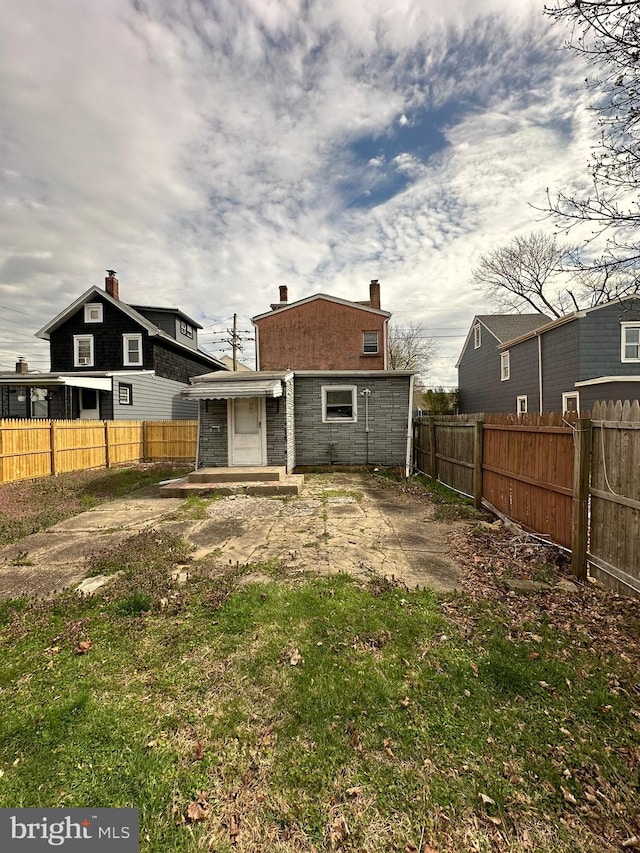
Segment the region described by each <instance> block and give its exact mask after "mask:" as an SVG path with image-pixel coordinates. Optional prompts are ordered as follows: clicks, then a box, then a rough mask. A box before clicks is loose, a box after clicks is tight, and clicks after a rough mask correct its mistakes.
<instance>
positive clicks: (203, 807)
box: [185, 791, 209, 823]
mask: <svg viewBox="0 0 640 853" xmlns="http://www.w3.org/2000/svg"><path fill="white" fill-rule="evenodd" d="M185 817H186V819H187V821H189V823H199V822H200V821H203V820H206V819H207V818H208V817H209V803H208V802H207V798H206V796H205V794H204V793H203V792H202V791H201V792H200V793H199V794H198V796H197V798H196V799H195V800H194V801H193V802H191V803H189V805H188V806H187V810H186V813H185Z"/></svg>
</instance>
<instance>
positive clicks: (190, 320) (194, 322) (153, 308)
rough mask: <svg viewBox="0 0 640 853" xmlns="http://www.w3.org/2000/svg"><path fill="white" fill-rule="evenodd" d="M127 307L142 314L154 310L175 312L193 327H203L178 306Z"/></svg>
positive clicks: (157, 311) (165, 312)
mask: <svg viewBox="0 0 640 853" xmlns="http://www.w3.org/2000/svg"><path fill="white" fill-rule="evenodd" d="M129 308H133V310H134V311H138V312H139V313H140V314H143V313H144V312H145V311H154V312H155V313H157V314H175V315H176V316H178V317H180V319H181V320H186V321H187V323H190V324H191V325H192V326H193V327H194V329H203V328H204V326H202V325H201V324H200V323H198V321H197V320H194V319H193V317H190V316H189V315H188V314H185V313H184V311H181V310H180V308H166V307H165V306H161V305H129Z"/></svg>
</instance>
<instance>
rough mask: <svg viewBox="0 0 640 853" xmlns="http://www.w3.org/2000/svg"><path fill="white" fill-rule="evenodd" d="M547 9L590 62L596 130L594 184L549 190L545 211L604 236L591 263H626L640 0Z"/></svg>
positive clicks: (632, 223)
mask: <svg viewBox="0 0 640 853" xmlns="http://www.w3.org/2000/svg"><path fill="white" fill-rule="evenodd" d="M545 13H546V14H547V15H548V16H549V17H551V18H552V19H553V20H554V21H556V22H557V23H559V24H564V25H566V26H567V27H568V38H567V40H566V42H565V45H564V46H565V47H566V48H567V49H568V50H572V51H574V52H575V53H577V54H579V55H580V56H582V57H583V58H584V59H585V60H586V62H587V63H588V64H589V65H590V66H591V68H592V70H593V77H592V78H591V79H589V80H587V85H588V87H589V88H591V89H593V90H595V91H596V92H597V93H598V95H599V97H598V100H597V103H596V105H595V106H594V107H593V109H594V111H595V112H596V113H597V115H598V122H599V124H600V127H601V137H600V144H599V146H598V149H597V150H596V152H595V153H594V155H593V159H592V162H591V167H590V172H591V179H592V183H593V189H592V192H590V193H588V194H583V195H580V194H572V193H564V192H559V193H557V195H555V197H554V196H553V195H552V194H551V193H550V192H549V191H548V192H547V208H546V210H547V212H548V213H549V215H550V216H552V217H553V218H554V219H555V221H556V223H557V225H558V227H559V228H560V229H561V230H563V231H565V232H567V231H569V230H570V229H572V228H573V227H574V226H575V225H576V224H578V223H581V222H582V223H584V222H587V223H591V224H593V225H594V231H593V235H592V237H591V238H590V239H589V241H587V249H588V248H589V246H588V244H589V243H592V242H593V241H594V240H595V239H596V238H598V237H604V239H605V240H606V250H605V254H604V256H603V257H602V258H600V259H598V260H592V261H590V262H589V263H588V265H585V266H588V267H589V268H591V269H602V268H603V267H604V266H605V265H606V266H607V267H608V268H609V269H618V270H620V271H621V272H623V273H624V274H625V275H628V273H629V272H630V271H632V272H633V275H634V277H636V278H637V277H638V275H639V273H638V270H639V261H640V240H639V238H638V234H639V231H638V228H639V226H640V197H639V192H638V190H639V186H640V145H639V143H640V3H638V2H637V0H555V2H554V4H553V5H550V6H546V7H545Z"/></svg>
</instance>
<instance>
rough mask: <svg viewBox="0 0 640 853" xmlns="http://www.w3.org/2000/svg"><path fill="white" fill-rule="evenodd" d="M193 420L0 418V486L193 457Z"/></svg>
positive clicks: (194, 454)
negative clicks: (18, 481)
mask: <svg viewBox="0 0 640 853" xmlns="http://www.w3.org/2000/svg"><path fill="white" fill-rule="evenodd" d="M197 430H198V422H197V421H95V420H91V421H50V420H0V483H11V482H13V481H15V480H30V479H33V478H37V477H48V476H50V475H51V474H62V473H65V472H68V471H80V470H84V469H87V468H108V467H111V466H112V465H122V464H125V463H127V462H129V463H132V462H141V461H143V460H144V461H150V462H156V461H162V460H169V459H170V460H184V461H187V462H192V461H194V460H195V456H196V442H197Z"/></svg>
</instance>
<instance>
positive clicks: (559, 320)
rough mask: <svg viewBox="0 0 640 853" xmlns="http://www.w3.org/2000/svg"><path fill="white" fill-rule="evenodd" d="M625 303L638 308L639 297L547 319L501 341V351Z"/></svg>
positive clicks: (625, 298) (610, 302)
mask: <svg viewBox="0 0 640 853" xmlns="http://www.w3.org/2000/svg"><path fill="white" fill-rule="evenodd" d="M625 302H631V303H634V302H635V303H637V304H638V306H640V296H639V295H638V294H635V293H632V294H630V295H629V296H618V297H616V299H610V300H609V301H608V302H601V303H600V304H599V305H593V306H592V307H591V308H582V309H580V310H579V311H574V312H573V313H572V314H565V315H564V316H563V317H556V319H555V320H552V319H551V318H548V321H549V322H548V323H545V324H544V326H540V327H539V328H537V329H529V330H527V331H525V332H520V334H519V335H514V336H513V337H512V338H509V339H508V340H504V341H501V343H502V345H503V346H502V347H501V349H503V348H504V346H506V345H507V344H516V343H518V344H519V343H520V342H521V341H526V340H527V338H530V337H533V336H534V335H539V334H544V332H547V331H549V330H551V329H556V328H557V327H558V326H564V325H565V323H573V321H574V320H581V319H582V318H583V317H586V316H587V314H592V313H593V312H594V311H600V309H601V308H607V307H608V306H610V305H622V304H623V303H625Z"/></svg>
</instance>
